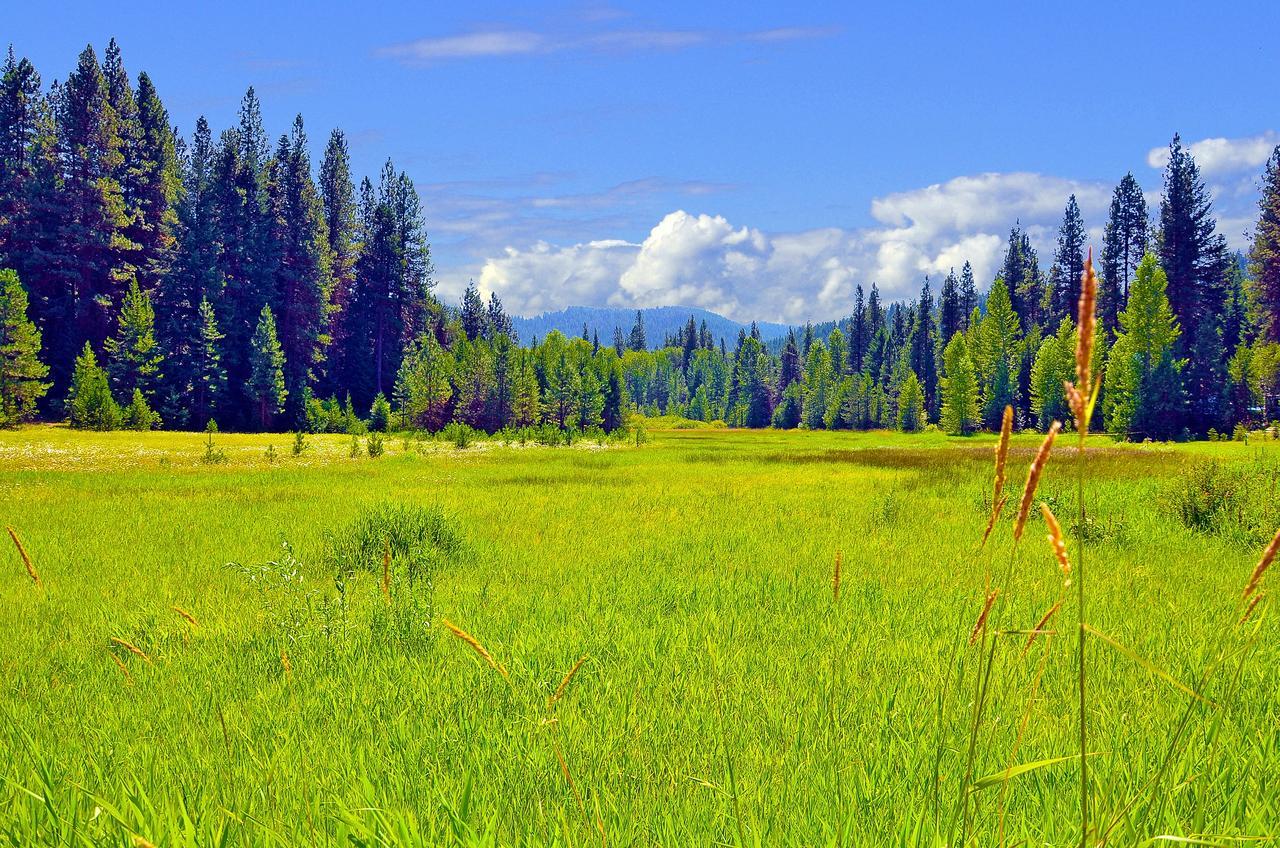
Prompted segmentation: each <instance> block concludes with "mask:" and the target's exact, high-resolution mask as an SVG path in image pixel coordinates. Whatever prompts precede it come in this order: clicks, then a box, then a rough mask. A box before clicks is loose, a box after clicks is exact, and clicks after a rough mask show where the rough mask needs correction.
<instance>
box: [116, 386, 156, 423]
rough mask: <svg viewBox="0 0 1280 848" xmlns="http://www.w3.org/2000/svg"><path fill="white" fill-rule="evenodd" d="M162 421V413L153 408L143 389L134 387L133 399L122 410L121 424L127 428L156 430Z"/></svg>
mask: <svg viewBox="0 0 1280 848" xmlns="http://www.w3.org/2000/svg"><path fill="white" fill-rule="evenodd" d="M161 423H162V422H161V421H160V413H158V412H155V411H154V410H152V409H151V406H150V405H149V404H148V403H147V398H146V396H144V395H143V394H142V389H134V390H133V398H132V400H130V401H129V405H128V406H126V407H124V409H123V410H122V414H121V419H120V424H121V426H122V427H123V428H124V429H126V430H155V429H157V428H158V427H159V426H160V425H161Z"/></svg>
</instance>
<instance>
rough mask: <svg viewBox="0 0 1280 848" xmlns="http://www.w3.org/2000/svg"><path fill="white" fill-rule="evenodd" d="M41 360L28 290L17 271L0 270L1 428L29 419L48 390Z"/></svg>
mask: <svg viewBox="0 0 1280 848" xmlns="http://www.w3.org/2000/svg"><path fill="white" fill-rule="evenodd" d="M47 376H49V368H48V366H46V365H45V364H44V363H43V362H41V361H40V331H39V330H38V329H36V326H35V324H34V323H32V322H31V319H30V318H29V317H28V315H27V291H26V289H24V288H23V287H22V283H21V282H20V281H19V280H18V275H17V273H16V272H14V271H12V270H9V269H0V427H13V426H16V425H18V424H21V423H23V422H24V421H28V420H30V419H31V418H32V417H33V416H34V415H35V412H36V402H37V401H39V400H40V398H42V397H44V394H45V392H47V391H49V384H48V383H46V382H45V378H46V377H47Z"/></svg>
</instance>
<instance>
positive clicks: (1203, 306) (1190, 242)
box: [1158, 135, 1228, 433]
mask: <svg viewBox="0 0 1280 848" xmlns="http://www.w3.org/2000/svg"><path fill="white" fill-rule="evenodd" d="M1158 257H1159V261H1160V267H1161V268H1162V269H1163V270H1164V272H1165V274H1166V275H1167V277H1168V281H1169V285H1168V298H1169V305H1170V307H1171V308H1172V309H1173V314H1174V317H1175V318H1176V319H1177V321H1178V325H1179V326H1180V327H1181V330H1182V332H1181V334H1180V335H1179V336H1178V339H1177V341H1176V342H1175V352H1174V354H1175V357H1176V358H1179V359H1181V358H1185V359H1187V361H1188V362H1187V367H1186V368H1185V369H1184V370H1183V378H1184V380H1185V381H1186V383H1187V385H1186V387H1185V388H1186V396H1187V397H1188V399H1189V401H1190V402H1189V405H1188V408H1187V416H1186V426H1187V427H1188V428H1190V429H1191V431H1192V432H1196V433H1204V432H1206V431H1207V430H1208V429H1209V428H1211V427H1221V426H1224V420H1223V416H1224V413H1225V408H1226V398H1225V396H1224V392H1225V389H1226V382H1227V381H1226V359H1227V356H1228V353H1227V352H1226V351H1224V350H1223V347H1222V317H1223V315H1222V313H1223V309H1224V305H1225V300H1226V299H1225V269H1226V262H1227V254H1226V240H1225V239H1224V238H1223V237H1222V236H1221V235H1220V234H1219V233H1218V232H1217V222H1216V221H1215V220H1214V217H1213V206H1212V201H1211V199H1210V195H1209V190H1208V188H1207V187H1206V186H1205V184H1204V181H1203V180H1202V179H1201V177H1200V169H1199V168H1198V167H1197V166H1196V163H1195V161H1194V160H1193V159H1192V157H1191V154H1190V153H1189V152H1187V151H1186V150H1184V149H1183V147H1182V143H1181V140H1180V139H1179V138H1178V136H1176V135H1175V136H1174V138H1173V142H1172V143H1171V144H1170V145H1169V163H1168V165H1167V166H1166V168H1165V176H1164V196H1163V198H1162V199H1161V203H1160V233H1159V241H1158Z"/></svg>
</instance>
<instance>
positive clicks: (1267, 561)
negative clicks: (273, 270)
mask: <svg viewBox="0 0 1280 848" xmlns="http://www.w3.org/2000/svg"><path fill="white" fill-rule="evenodd" d="M10 532H12V531H10ZM1277 552H1280V530H1277V531H1276V535H1275V536H1274V537H1272V539H1271V543H1270V544H1268V545H1267V547H1266V550H1264V551H1263V552H1262V558H1261V559H1259V560H1258V564H1257V565H1256V566H1254V568H1253V574H1251V575H1249V585H1248V586H1245V587H1244V597H1243V598H1242V599H1241V600H1243V601H1247V600H1249V596H1250V595H1252V594H1253V593H1254V591H1255V590H1256V589H1257V588H1258V586H1259V585H1260V584H1261V583H1262V575H1264V574H1266V573H1267V569H1268V568H1270V567H1271V562H1272V560H1274V559H1275V558H1276V553H1277Z"/></svg>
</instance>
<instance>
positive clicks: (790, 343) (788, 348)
mask: <svg viewBox="0 0 1280 848" xmlns="http://www.w3.org/2000/svg"><path fill="white" fill-rule="evenodd" d="M780 364H781V368H780V370H779V374H778V394H779V396H781V395H782V393H783V392H785V391H786V390H787V386H790V385H791V384H792V383H794V382H795V381H797V380H799V379H800V378H801V377H802V374H801V371H800V347H799V345H797V344H796V332H795V330H787V341H786V343H785V344H783V346H782V357H781V361H780Z"/></svg>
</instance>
